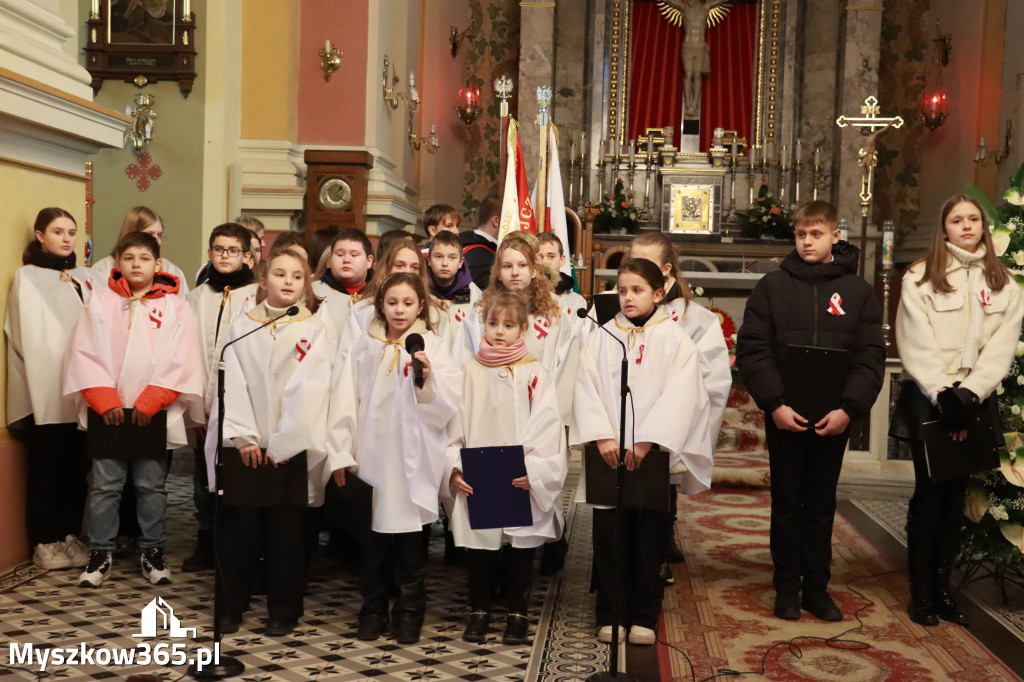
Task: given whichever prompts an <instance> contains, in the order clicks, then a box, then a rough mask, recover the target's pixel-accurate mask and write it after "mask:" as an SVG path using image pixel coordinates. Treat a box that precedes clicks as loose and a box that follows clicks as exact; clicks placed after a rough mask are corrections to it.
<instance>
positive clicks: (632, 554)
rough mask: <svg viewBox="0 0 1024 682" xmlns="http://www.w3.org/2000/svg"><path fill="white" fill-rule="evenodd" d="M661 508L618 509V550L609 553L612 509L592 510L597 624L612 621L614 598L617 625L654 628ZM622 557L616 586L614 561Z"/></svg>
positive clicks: (665, 514)
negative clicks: (617, 608) (619, 616)
mask: <svg viewBox="0 0 1024 682" xmlns="http://www.w3.org/2000/svg"><path fill="white" fill-rule="evenodd" d="M670 519H671V517H670V515H669V513H668V512H667V511H665V512H655V511H649V510H638V509H623V510H622V514H621V519H620V523H621V526H620V529H619V543H620V544H621V547H620V549H619V553H618V554H616V552H615V510H614V509H595V510H594V578H595V580H594V584H595V586H596V587H597V606H596V611H597V625H598V627H603V626H605V625H611V624H612V617H613V615H614V608H615V601H614V599H615V597H616V596H617V597H618V598H619V600H620V604H621V605H622V606H621V609H620V613H621V614H622V622H620V625H639V626H640V627H645V628H651V629H652V630H653V629H655V628H656V627H657V624H658V615H659V614H660V613H661V597H662V594H663V591H664V590H663V587H662V583H661V578H660V577H659V576H658V566H659V565H660V564H661V555H662V549H663V546H664V544H665V527H666V525H667V524H668V523H669V522H670ZM616 557H618V559H619V560H620V561H621V562H622V581H621V582H620V583H619V584H618V586H616V583H615V561H616Z"/></svg>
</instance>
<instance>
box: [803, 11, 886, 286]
mask: <svg viewBox="0 0 1024 682" xmlns="http://www.w3.org/2000/svg"><path fill="white" fill-rule="evenodd" d="M843 5H844V10H845V12H844V16H843V17H842V18H841V19H840V27H841V30H842V31H841V34H840V45H841V47H840V53H839V74H838V75H839V78H838V88H837V91H836V104H837V108H838V111H837V115H839V114H845V115H846V116H851V117H853V116H860V115H861V113H860V108H861V106H863V105H864V100H865V98H867V97H868V96H870V95H875V96H876V97H877V95H878V57H879V54H880V47H881V41H882V0H845V1H844V3H843ZM879 106H880V107H881V115H882V116H888V115H890V112H891V111H892V109H893V107H892V105H891V103H887V102H879ZM833 123H834V122H833ZM882 134H883V135H884V134H885V133H882ZM861 144H862V138H861V135H860V134H859V133H858V132H857V131H856V130H854V129H853V128H849V127H848V128H839V127H838V126H834V132H833V149H834V150H835V152H834V153H833V157H832V164H833V166H832V177H833V179H834V181H835V187H836V204H837V206H838V208H839V216H840V217H841V218H846V219H847V220H848V221H849V223H850V237H851V240H850V241H851V242H852V243H853V244H854V245H855V246H857V247H859V248H863V249H865V251H866V259H865V273H864V276H865V278H866V279H867V280H868V281H869V282H873V281H874V269H875V268H874V262H875V258H874V252H875V248H874V245H873V244H874V243H873V242H867V243H862V242H860V241H859V240H857V239H853V237H856V236H859V235H860V225H861V215H860V189H861V177H862V170H861V166H860V160H859V159H858V157H857V152H858V151H859V150H860V147H861ZM880 189H881V190H882V191H884V188H879V187H877V186H876V187H875V191H876V192H877V191H879V190H880ZM820 197H821V195H820V194H819V198H820ZM868 236H869V237H871V236H878V231H877V230H869V231H868Z"/></svg>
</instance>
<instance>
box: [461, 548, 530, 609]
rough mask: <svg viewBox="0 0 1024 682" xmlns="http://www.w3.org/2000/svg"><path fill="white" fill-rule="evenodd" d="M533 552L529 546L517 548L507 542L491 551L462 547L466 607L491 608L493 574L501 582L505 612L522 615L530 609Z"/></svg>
mask: <svg viewBox="0 0 1024 682" xmlns="http://www.w3.org/2000/svg"><path fill="white" fill-rule="evenodd" d="M534 553H535V550H534V548H532V547H530V548H517V547H510V546H507V545H506V546H505V547H502V548H501V549H495V550H490V549H469V550H466V568H467V569H468V574H469V608H470V610H472V611H487V612H489V611H490V610H491V595H492V594H493V593H494V578H495V576H496V575H497V576H500V578H501V579H502V581H503V582H504V583H505V591H506V594H508V612H509V613H516V614H519V615H521V616H525V615H526V612H527V611H528V610H529V608H530V587H531V582H532V579H533V555H534ZM496 564H497V570H495V569H496V566H495V565H496Z"/></svg>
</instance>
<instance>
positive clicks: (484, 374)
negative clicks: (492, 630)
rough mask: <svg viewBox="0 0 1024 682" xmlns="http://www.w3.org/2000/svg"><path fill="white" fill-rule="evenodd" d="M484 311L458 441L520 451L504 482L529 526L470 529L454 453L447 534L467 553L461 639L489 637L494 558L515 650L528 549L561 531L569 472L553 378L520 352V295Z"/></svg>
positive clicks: (522, 637)
mask: <svg viewBox="0 0 1024 682" xmlns="http://www.w3.org/2000/svg"><path fill="white" fill-rule="evenodd" d="M482 312H483V318H484V325H485V327H484V338H483V340H482V341H481V342H480V349H479V350H478V351H477V354H476V356H475V357H473V358H471V359H470V360H468V361H467V362H466V363H465V364H464V365H463V372H464V373H465V379H464V384H463V394H462V404H461V407H460V410H459V415H460V421H461V426H462V430H463V438H462V440H461V443H460V444H461V445H462V446H463V447H470V448H474V447H491V446H500V445H522V446H523V450H524V454H525V458H526V476H523V477H521V478H516V479H514V480H511V481H509V485H511V486H514V487H517V488H522V489H524V490H529V491H530V506H531V509H532V518H533V524H532V525H529V526H521V527H515V528H493V529H487V530H474V529H473V528H472V527H471V525H470V522H469V507H468V503H467V496H469V495H473V494H474V492H473V487H472V485H471V484H470V483H471V482H467V481H466V479H465V478H464V477H463V474H462V459H461V455H460V450H459V449H458V448H452V449H450V450H449V468H450V472H451V473H450V474H449V477H448V480H449V486H450V491H451V493H452V494H453V495H454V496H455V503H454V505H453V509H452V515H451V530H452V533H453V535H454V536H455V544H456V545H458V546H459V547H466V548H467V549H468V550H469V551H468V566H469V601H470V609H471V610H472V613H471V614H470V619H469V624H468V625H467V626H466V631H465V633H463V635H462V638H463V639H464V640H465V641H467V642H483V641H485V640H486V638H487V626H488V624H489V622H490V602H491V588H492V584H491V582H492V581H491V579H492V576H493V574H494V571H493V564H494V563H495V561H496V560H498V559H499V558H500V560H502V561H504V562H505V564H506V569H507V571H505V573H507V575H508V577H509V585H508V590H507V592H508V597H509V613H508V620H507V622H506V626H505V635H504V637H503V638H502V643H503V644H514V645H519V644H526V643H527V642H528V641H529V619H528V618H527V615H526V613H527V607H528V604H529V599H530V577H531V572H532V567H533V555H534V549H535V548H536V547H539V546H540V545H542V544H544V543H545V542H548V541H551V540H554V539H556V538H558V537H559V534H560V532H561V527H560V526H559V523H558V512H559V509H558V507H559V505H560V502H561V492H562V484H563V483H564V482H565V474H566V470H567V462H566V459H565V454H564V452H563V448H562V438H563V435H564V434H563V431H562V425H561V420H560V419H559V417H558V402H557V399H556V395H555V385H554V381H553V380H552V378H551V375H550V374H548V372H547V371H546V370H545V369H544V368H543V367H542V366H541V364H540V363H539V362H538V361H537V358H535V357H534V356H533V355H531V354H530V352H529V351H528V350H527V348H526V342H525V340H524V335H525V333H526V329H527V320H528V314H527V303H526V299H525V297H523V296H522V295H520V294H514V293H510V292H505V293H500V294H497V295H495V296H491V297H489V299H488V302H487V304H486V305H485V306H484V309H483V311H482ZM503 547H504V551H502V548H503Z"/></svg>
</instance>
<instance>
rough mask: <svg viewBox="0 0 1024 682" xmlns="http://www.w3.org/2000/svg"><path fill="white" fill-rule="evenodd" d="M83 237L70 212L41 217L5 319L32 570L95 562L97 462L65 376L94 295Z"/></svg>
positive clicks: (12, 422)
mask: <svg viewBox="0 0 1024 682" xmlns="http://www.w3.org/2000/svg"><path fill="white" fill-rule="evenodd" d="M77 232H78V226H77V225H76V223H75V219H74V218H73V217H72V216H71V214H70V213H68V212H67V211H65V210H64V209H61V208H44V209H42V210H41V211H39V214H38V215H37V216H36V221H35V227H34V238H33V239H32V241H31V243H29V245H28V247H27V248H26V249H25V253H24V254H23V255H22V263H24V265H23V266H22V267H20V268H18V269H17V270H16V271H15V273H14V282H13V284H12V285H11V290H10V293H9V294H8V295H7V312H6V315H5V318H4V333H5V334H6V335H7V424H8V426H10V427H11V429H12V430H21V429H25V433H26V435H27V439H26V440H27V441H28V450H29V452H28V458H27V460H26V464H27V466H28V472H27V473H28V481H27V484H28V485H27V491H26V500H25V501H26V506H25V511H26V513H25V520H26V523H27V526H28V528H27V531H28V539H29V546H31V547H33V548H34V549H33V553H32V563H34V564H35V565H36V566H38V567H39V568H44V569H47V570H52V569H60V568H70V567H77V568H81V567H82V566H85V564H86V562H87V561H88V560H89V552H88V549H87V548H86V546H85V544H84V543H83V542H82V541H81V540H80V539H79V538H78V534H79V533H80V532H81V530H82V516H83V513H84V512H85V498H86V491H87V487H86V480H85V478H86V475H87V474H88V473H89V468H90V467H91V462H90V461H89V458H88V457H87V456H86V453H85V434H84V433H83V432H81V431H79V430H78V418H77V416H76V414H75V404H74V401H72V400H69V399H66V398H64V394H63V391H62V390H61V372H60V367H61V365H62V364H63V362H64V349H65V348H66V347H67V345H68V340H69V339H70V338H71V332H72V330H73V329H74V326H75V322H76V321H77V320H78V316H79V315H80V314H81V312H82V306H83V304H84V302H85V301H88V300H89V297H90V295H91V294H92V289H91V286H92V285H91V284H90V279H91V276H90V272H89V270H88V269H87V268H77V267H75V238H76V235H77Z"/></svg>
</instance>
